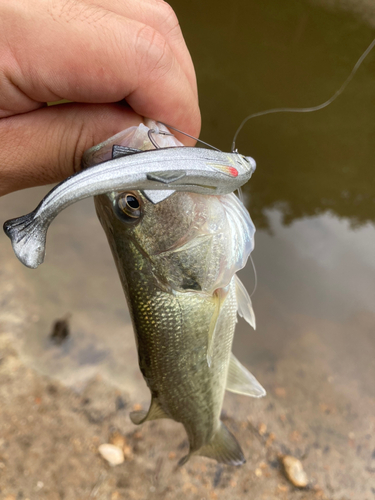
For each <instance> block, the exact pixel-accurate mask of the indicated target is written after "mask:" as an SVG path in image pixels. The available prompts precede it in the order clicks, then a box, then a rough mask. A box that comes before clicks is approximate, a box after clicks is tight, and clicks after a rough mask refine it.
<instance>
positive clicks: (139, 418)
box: [130, 398, 170, 425]
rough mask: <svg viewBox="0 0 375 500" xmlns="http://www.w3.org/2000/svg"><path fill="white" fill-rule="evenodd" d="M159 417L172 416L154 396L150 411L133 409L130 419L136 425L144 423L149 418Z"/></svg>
mask: <svg viewBox="0 0 375 500" xmlns="http://www.w3.org/2000/svg"><path fill="white" fill-rule="evenodd" d="M159 418H170V417H169V416H168V415H167V414H166V413H165V411H164V410H163V409H162V408H161V406H160V405H159V403H158V400H157V399H156V398H152V400H151V405H150V408H149V410H148V411H146V410H140V411H132V412H131V413H130V420H131V421H132V422H133V424H135V425H140V424H143V423H144V422H147V421H149V420H157V419H159Z"/></svg>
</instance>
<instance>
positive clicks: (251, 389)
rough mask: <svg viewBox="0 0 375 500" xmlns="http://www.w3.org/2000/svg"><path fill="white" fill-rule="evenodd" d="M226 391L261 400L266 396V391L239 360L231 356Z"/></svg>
mask: <svg viewBox="0 0 375 500" xmlns="http://www.w3.org/2000/svg"><path fill="white" fill-rule="evenodd" d="M226 390H227V391H229V392H234V393H236V394H242V395H243V396H250V397H252V398H261V397H263V396H265V395H266V391H265V390H264V388H263V387H262V386H261V385H260V383H259V382H258V381H257V379H256V378H255V377H254V375H252V374H251V373H250V372H249V371H248V370H247V369H246V368H245V367H244V366H243V365H241V363H240V362H239V361H238V359H237V358H236V357H235V356H234V354H233V353H232V354H231V357H230V362H229V369H228V376H227V386H226Z"/></svg>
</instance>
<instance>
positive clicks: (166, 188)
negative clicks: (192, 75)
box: [3, 125, 255, 268]
mask: <svg viewBox="0 0 375 500" xmlns="http://www.w3.org/2000/svg"><path fill="white" fill-rule="evenodd" d="M132 128H134V129H136V127H132ZM155 129H157V127H156V125H155ZM164 133H166V132H164ZM115 138H118V135H117V136H115ZM149 138H150V135H148V138H147V140H148V141H149ZM104 144H106V143H104ZM143 149H144V148H143ZM111 150H112V157H111V158H106V161H104V162H102V163H100V164H97V165H95V166H92V167H91V168H87V169H86V170H83V171H81V172H78V173H77V174H75V175H72V176H71V177H69V178H68V179H66V180H64V181H62V182H61V183H60V184H58V185H57V186H56V187H55V188H53V189H52V190H51V191H50V192H49V193H48V194H47V196H46V197H45V198H44V199H43V200H42V201H41V202H40V204H39V205H38V207H37V208H36V209H35V210H34V211H33V212H30V213H29V214H27V215H24V216H22V217H18V218H16V219H11V220H8V221H7V222H5V224H4V226H3V227H4V231H5V233H6V234H7V236H9V238H10V239H11V241H12V246H13V250H14V252H15V254H16V256H17V257H18V259H19V260H20V261H21V262H22V263H23V264H25V265H26V266H28V267H31V268H36V267H38V266H39V265H40V264H41V263H42V262H43V260H44V256H45V245H46V237H47V230H48V227H49V225H50V224H51V222H52V220H53V219H54V218H55V217H56V216H57V215H58V213H59V212H61V211H62V210H63V209H64V208H66V207H68V206H69V205H71V204H72V203H75V202H76V201H79V200H82V199H84V198H87V197H89V196H94V195H98V194H101V193H107V192H108V191H112V190H113V191H120V190H125V189H128V190H129V189H142V190H144V193H145V195H146V196H147V197H148V199H149V200H151V201H152V202H154V203H157V202H160V201H161V200H162V199H165V198H166V197H168V196H170V195H172V194H173V193H174V192H175V191H189V192H194V193H200V194H225V193H231V192H232V191H234V190H236V189H238V188H239V187H240V186H242V185H243V184H244V183H245V182H247V181H248V180H249V179H250V177H251V174H252V173H253V171H254V170H255V161H254V160H253V159H252V158H251V157H246V156H243V155H240V154H239V153H237V152H234V153H222V152H221V151H212V150H209V149H202V148H189V147H178V146H177V147H169V148H159V149H153V150H152V151H144V150H141V149H138V148H133V147H124V146H119V145H116V144H114V145H113V147H112V148H111ZM99 156H100V155H99ZM97 157H98V150H97V148H92V149H91V150H90V155H89V159H90V160H92V161H91V162H90V164H91V165H92V164H93V163H97ZM87 158H88V157H87V156H86V160H87ZM153 191H156V192H155V193H154V194H153Z"/></svg>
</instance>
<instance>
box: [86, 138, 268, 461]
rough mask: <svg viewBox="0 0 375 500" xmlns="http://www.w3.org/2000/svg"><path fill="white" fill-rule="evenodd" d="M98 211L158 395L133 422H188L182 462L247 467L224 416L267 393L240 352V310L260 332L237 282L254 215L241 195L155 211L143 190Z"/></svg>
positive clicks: (180, 199)
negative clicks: (233, 405)
mask: <svg viewBox="0 0 375 500" xmlns="http://www.w3.org/2000/svg"><path fill="white" fill-rule="evenodd" d="M142 140H143V143H142V141H141V144H143V147H152V145H151V144H150V143H149V142H148V141H147V135H145V136H144V137H143V138H142ZM127 145H128V146H134V142H132V141H131V139H130V140H129V142H128V143H127ZM139 146H140V143H139V137H138V141H137V143H136V144H135V147H139ZM95 206H96V210H97V214H98V217H99V219H100V222H101V224H102V226H103V228H104V230H105V232H106V235H107V238H108V241H109V244H110V247H111V250H112V253H113V256H114V259H115V262H116V266H117V269H118V272H119V275H120V278H121V282H122V285H123V288H124V291H125V295H126V298H127V301H128V305H129V309H130V312H131V316H132V320H133V325H134V330H135V335H136V341H137V348H138V357H139V366H140V369H141V372H142V374H143V377H144V379H145V381H146V383H147V385H148V387H149V388H150V391H151V395H152V400H151V405H150V408H149V410H148V411H140V412H133V413H132V414H131V419H132V421H133V422H134V423H135V424H141V423H143V422H145V421H148V420H154V419H159V418H171V419H173V420H175V421H177V422H181V423H182V424H183V425H184V427H185V429H186V432H187V435H188V439H189V447H190V450H189V453H188V455H187V456H186V457H184V458H183V459H182V460H181V461H180V463H185V461H186V460H187V459H188V458H189V457H190V456H191V455H202V456H206V457H210V458H213V459H216V460H217V461H218V462H221V463H225V464H231V465H240V464H242V463H244V461H245V459H244V455H243V453H242V450H241V448H240V446H239V444H238V442H237V441H236V439H235V438H234V436H233V435H232V434H231V433H230V432H229V431H228V429H227V428H226V427H225V425H224V424H223V423H222V422H221V421H220V412H221V407H222V403H223V398H224V392H225V389H228V390H231V391H233V392H237V393H240V394H245V395H249V396H254V397H260V396H263V395H264V394H265V391H264V389H263V388H262V387H261V386H260V384H259V383H258V382H257V380H256V379H255V377H253V376H252V375H251V374H250V373H249V372H248V371H247V370H246V369H245V368H244V367H243V366H242V365H241V364H240V363H239V361H238V360H236V358H235V357H234V356H233V355H232V354H231V347H232V340H233V335H234V330H235V325H236V322H237V312H239V314H240V315H242V316H243V317H244V318H245V319H246V320H247V321H248V322H249V323H250V324H252V325H253V326H254V327H255V318H254V314H253V310H252V306H251V300H250V297H249V296H248V294H247V292H246V290H245V288H244V286H243V285H242V283H241V282H240V281H239V279H238V278H237V277H236V274H235V273H236V272H237V271H238V270H239V269H241V268H242V267H244V265H245V264H246V261H247V258H248V256H249V254H250V252H251V251H252V249H253V235H254V231H255V228H254V226H253V224H252V222H251V219H250V216H249V214H248V212H247V210H246V209H245V207H244V206H243V205H242V203H241V202H240V201H239V200H238V198H237V197H236V196H235V195H234V194H229V195H223V196H204V195H199V194H195V193H183V192H179V193H177V192H176V193H174V194H173V195H172V196H170V197H168V198H167V199H165V200H164V201H161V202H160V203H158V204H154V203H152V202H150V201H149V200H148V199H147V197H146V196H145V195H144V194H143V193H141V192H140V191H136V190H129V191H124V192H118V191H113V192H110V193H107V194H105V195H100V196H96V197H95Z"/></svg>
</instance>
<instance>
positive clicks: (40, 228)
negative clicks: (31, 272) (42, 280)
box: [3, 210, 47, 269]
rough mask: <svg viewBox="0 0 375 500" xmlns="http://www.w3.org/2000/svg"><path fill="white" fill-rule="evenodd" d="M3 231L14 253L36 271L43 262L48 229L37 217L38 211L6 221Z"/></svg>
mask: <svg viewBox="0 0 375 500" xmlns="http://www.w3.org/2000/svg"><path fill="white" fill-rule="evenodd" d="M3 229H4V232H5V234H6V235H7V236H8V237H9V238H10V240H11V242H12V247H13V250H14V253H15V254H16V256H17V258H18V259H19V260H20V261H21V262H22V263H23V264H25V266H27V267H31V268H33V269H35V268H36V267H38V266H39V264H41V263H42V262H43V260H44V254H45V247H46V234H47V227H45V225H43V223H42V221H41V220H40V219H39V218H37V217H36V210H34V211H33V212H30V213H29V214H27V215H23V216H22V217H17V218H16V219H10V220H8V221H6V222H5V223H4V226H3Z"/></svg>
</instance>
